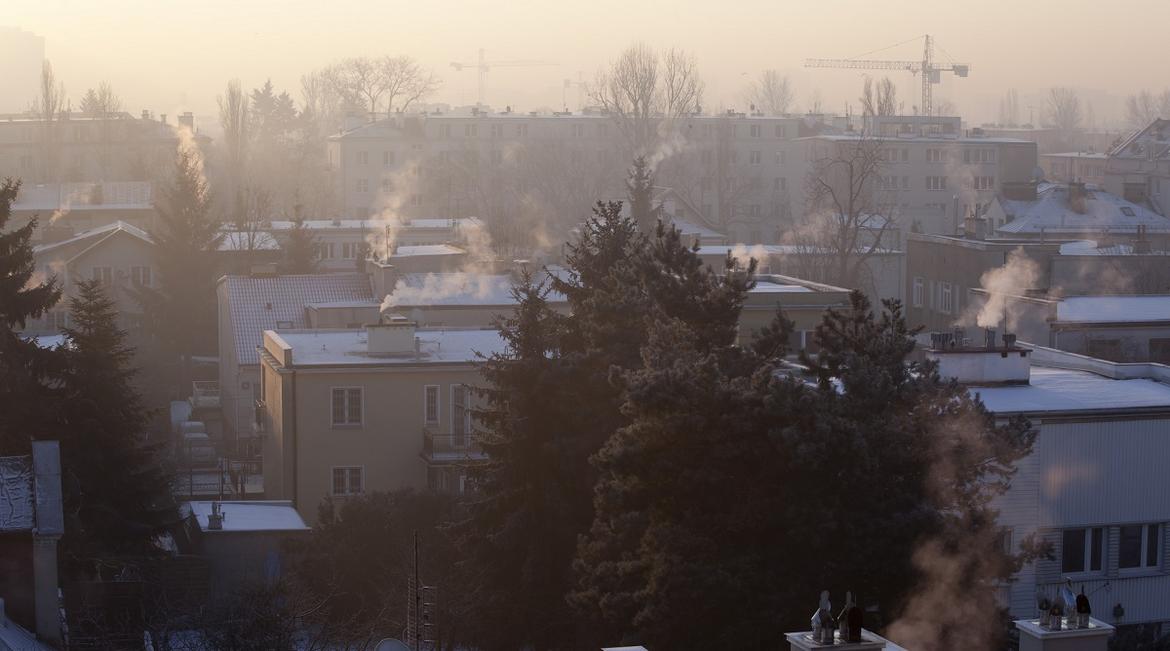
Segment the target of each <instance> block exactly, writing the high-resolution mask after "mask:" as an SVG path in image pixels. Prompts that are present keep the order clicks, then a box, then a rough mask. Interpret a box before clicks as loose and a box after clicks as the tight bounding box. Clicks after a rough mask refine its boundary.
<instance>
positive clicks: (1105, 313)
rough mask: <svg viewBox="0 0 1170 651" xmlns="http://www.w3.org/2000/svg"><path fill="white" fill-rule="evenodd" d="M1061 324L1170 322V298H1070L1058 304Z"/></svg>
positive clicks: (1058, 319)
mask: <svg viewBox="0 0 1170 651" xmlns="http://www.w3.org/2000/svg"><path fill="white" fill-rule="evenodd" d="M1056 320H1057V321H1058V322H1060V323H1115V322H1119V321H1125V322H1149V321H1167V322H1170V296H1150V295H1143V296H1068V297H1065V298H1064V299H1062V300H1061V301H1060V302H1059V303H1057V304H1056Z"/></svg>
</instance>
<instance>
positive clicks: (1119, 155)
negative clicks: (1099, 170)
mask: <svg viewBox="0 0 1170 651" xmlns="http://www.w3.org/2000/svg"><path fill="white" fill-rule="evenodd" d="M1105 189H1106V190H1108V191H1109V192H1111V193H1113V194H1115V195H1118V196H1120V197H1122V198H1124V199H1126V200H1127V201H1132V202H1134V203H1141V204H1149V205H1150V206H1151V207H1152V208H1153V209H1154V210H1155V211H1157V212H1158V213H1159V214H1162V215H1170V213H1168V212H1167V211H1168V210H1170V120H1163V119H1158V120H1154V121H1153V122H1151V123H1150V124H1149V125H1148V126H1147V127H1146V128H1144V129H1141V130H1140V131H1137V132H1135V133H1133V134H1132V135H1130V136H1129V137H1128V138H1125V139H1123V140H1121V142H1119V143H1118V144H1117V145H1115V146H1114V147H1112V148H1111V149H1110V150H1109V156H1108V158H1107V160H1106V163H1105Z"/></svg>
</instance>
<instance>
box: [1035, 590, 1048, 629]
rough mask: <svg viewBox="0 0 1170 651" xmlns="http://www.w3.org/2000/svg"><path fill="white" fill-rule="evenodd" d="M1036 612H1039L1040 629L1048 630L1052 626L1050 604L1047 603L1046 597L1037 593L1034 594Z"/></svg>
mask: <svg viewBox="0 0 1170 651" xmlns="http://www.w3.org/2000/svg"><path fill="white" fill-rule="evenodd" d="M1036 610H1039V611H1040V626H1041V628H1048V627H1049V626H1051V625H1052V602H1051V601H1048V595H1046V594H1044V593H1042V592H1037V593H1036Z"/></svg>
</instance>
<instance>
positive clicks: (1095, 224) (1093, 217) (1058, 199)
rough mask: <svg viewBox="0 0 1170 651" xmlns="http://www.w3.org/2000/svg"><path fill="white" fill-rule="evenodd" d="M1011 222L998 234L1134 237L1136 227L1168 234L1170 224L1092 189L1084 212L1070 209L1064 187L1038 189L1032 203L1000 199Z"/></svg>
mask: <svg viewBox="0 0 1170 651" xmlns="http://www.w3.org/2000/svg"><path fill="white" fill-rule="evenodd" d="M1000 203H1001V205H1002V206H1003V210H1004V213H1006V214H1007V215H1008V216H1010V217H1012V221H1009V222H1008V223H1006V224H1004V225H1003V226H1000V227H999V228H997V229H995V230H996V232H997V233H1040V232H1042V231H1043V232H1046V233H1054V234H1055V233H1109V232H1119V233H1135V232H1137V227H1138V226H1146V227H1147V228H1149V229H1150V230H1152V231H1166V230H1170V220H1168V219H1166V218H1165V217H1163V216H1161V215H1159V214H1158V213H1156V212H1154V211H1152V210H1150V209H1149V208H1146V207H1144V206H1141V205H1138V204H1136V203H1133V202H1132V201H1126V200H1125V199H1122V198H1121V197H1119V196H1117V195H1114V194H1110V193H1108V192H1105V191H1103V190H1099V189H1096V188H1095V187H1093V186H1089V187H1087V188H1086V197H1085V201H1084V212H1078V211H1076V210H1074V209H1073V207H1072V206H1070V205H1069V188H1068V186H1067V185H1045V186H1041V188H1039V190H1038V192H1037V195H1036V200H1035V201H1021V200H1018V199H1000Z"/></svg>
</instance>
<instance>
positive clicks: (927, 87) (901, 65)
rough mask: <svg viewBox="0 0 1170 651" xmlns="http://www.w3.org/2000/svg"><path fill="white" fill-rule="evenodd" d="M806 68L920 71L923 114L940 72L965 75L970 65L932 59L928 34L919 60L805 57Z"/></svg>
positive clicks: (926, 112)
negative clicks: (940, 63)
mask: <svg viewBox="0 0 1170 651" xmlns="http://www.w3.org/2000/svg"><path fill="white" fill-rule="evenodd" d="M804 67H806V68H852V69H855V70H908V71H910V72H911V73H912V74H915V75H917V74H918V73H922V105H921V106H920V112H921V113H922V114H923V115H931V114H932V113H933V101H932V98H931V95H932V90H931V86H933V85H934V84H937V83H939V81H941V78H942V73H944V72H952V73H954V74H955V76H956V77H966V76H967V74H968V73H969V72H970V71H971V66H969V65H967V64H966V63H950V64H944V65H939V64H937V63H935V61H934V41H933V40H932V39H931V38H930V34H927V35H926V45H925V46H924V47H923V49H922V60H921V61H875V60H871V59H805V61H804Z"/></svg>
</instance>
